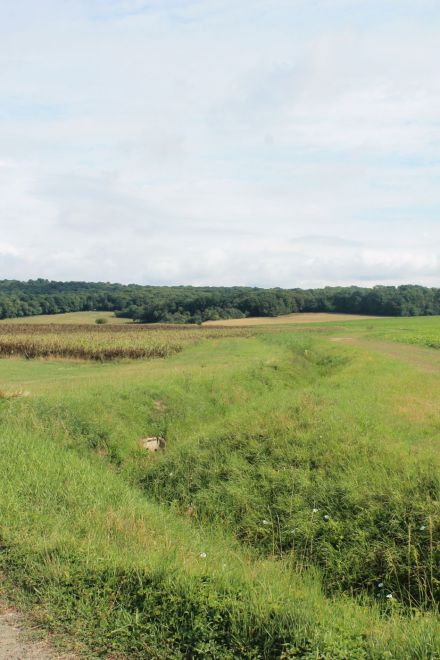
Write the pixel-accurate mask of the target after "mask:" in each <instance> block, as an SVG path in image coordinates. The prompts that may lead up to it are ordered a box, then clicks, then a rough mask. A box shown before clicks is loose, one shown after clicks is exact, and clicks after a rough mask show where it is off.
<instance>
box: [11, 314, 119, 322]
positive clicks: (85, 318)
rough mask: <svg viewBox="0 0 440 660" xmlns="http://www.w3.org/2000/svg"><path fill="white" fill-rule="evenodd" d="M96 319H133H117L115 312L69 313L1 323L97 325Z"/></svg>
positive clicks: (25, 317)
mask: <svg viewBox="0 0 440 660" xmlns="http://www.w3.org/2000/svg"><path fill="white" fill-rule="evenodd" d="M96 319H106V320H107V322H108V323H131V319H120V318H117V317H116V316H115V315H114V313H113V312H67V313H66V314H40V315H38V316H24V317H21V318H17V319H3V320H2V321H0V323H31V324H34V323H35V324H43V325H47V324H48V323H49V324H52V323H57V324H59V323H61V324H63V325H64V324H70V323H81V324H82V323H95V321H96Z"/></svg>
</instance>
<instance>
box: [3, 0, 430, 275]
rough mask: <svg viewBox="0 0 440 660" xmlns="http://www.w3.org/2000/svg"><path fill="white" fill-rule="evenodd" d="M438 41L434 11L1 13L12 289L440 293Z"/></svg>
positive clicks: (349, 0) (303, 5)
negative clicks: (41, 281) (19, 284)
mask: <svg viewBox="0 0 440 660" xmlns="http://www.w3.org/2000/svg"><path fill="white" fill-rule="evenodd" d="M11 7H12V5H11ZM37 9H38V10H37ZM2 19H4V20H2ZM439 23H440V9H439V7H438V3H435V2H431V1H430V0H420V2H418V3H414V2H409V1H408V0H385V1H383V0H381V1H380V2H379V0H368V2H366V0H357V1H356V2H355V1H354V0H332V1H330V0H316V1H314V2H310V1H307V2H306V1H305V0H294V1H289V2H288V1H287V0H272V2H263V1H262V0H257V1H254V2H252V3H251V2H250V0H249V1H248V0H246V1H245V2H242V3H236V2H232V0H207V1H203V2H202V1H201V0H191V1H190V0H188V1H181V2H177V0H176V1H174V0H166V1H165V2H162V1H161V2H159V1H158V0H153V1H151V0H150V1H147V0H145V1H140V0H139V1H138V0H112V2H104V1H103V0H91V1H90V2H87V3H86V2H85V1H84V2H83V1H81V2H78V3H58V2H55V1H54V0H42V1H41V2H40V3H38V8H37V5H36V4H35V3H33V2H31V0H19V1H18V2H16V3H14V7H13V11H12V9H11V11H9V10H6V9H5V6H4V5H3V8H0V119H1V122H0V278H2V277H10V276H14V277H23V278H27V277H37V276H48V277H53V278H60V279H71V278H77V279H99V280H119V281H124V282H128V281H138V282H145V283H148V282H155V283H160V282H163V283H173V282H174V283H194V284H234V283H237V284H250V285H254V284H258V285H274V286H276V285H280V286H299V285H303V286H313V285H315V284H316V285H322V284H336V283H356V282H358V283H362V282H367V283H376V282H380V281H384V282H393V283H394V282H395V283H398V282H403V281H405V282H406V281H408V280H412V281H418V282H421V283H427V284H435V283H438V277H439V275H440V266H439V258H440V249H439V247H440V217H439V214H440V188H439V186H438V180H439V174H440V168H439V167H438V164H437V163H438V158H439V155H440V153H439V152H440V125H439V122H438V116H439V112H440V76H439V74H438V67H437V61H438V60H439V58H440V42H439V41H438V28H439ZM3 246H9V248H6V247H5V248H4V247H3ZM8 250H9V252H8ZM11 250H13V251H12V252H11ZM14 250H15V251H14Z"/></svg>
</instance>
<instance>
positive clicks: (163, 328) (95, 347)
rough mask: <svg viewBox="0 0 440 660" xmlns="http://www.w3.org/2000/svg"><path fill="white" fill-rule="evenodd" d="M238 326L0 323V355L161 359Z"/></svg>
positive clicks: (228, 334) (229, 333)
mask: <svg viewBox="0 0 440 660" xmlns="http://www.w3.org/2000/svg"><path fill="white" fill-rule="evenodd" d="M248 334H250V333H249V331H248V330H243V329H239V328H215V329H214V328H202V327H199V326H194V325H192V326H182V325H181V326H175V325H174V326H172V325H129V326H128V325H105V326H97V325H73V324H72V325H38V326H37V325H29V324H23V325H19V324H1V325H0V357H17V356H18V357H25V358H28V359H33V358H76V359H84V360H101V361H106V360H115V359H124V358H128V359H151V358H163V357H166V356H168V355H172V354H174V353H178V352H179V351H181V350H182V349H183V348H184V346H186V345H188V344H193V343H196V342H199V341H202V340H203V339H210V338H211V339H212V338H221V337H231V336H246V335H248Z"/></svg>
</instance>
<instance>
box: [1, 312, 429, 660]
mask: <svg viewBox="0 0 440 660" xmlns="http://www.w3.org/2000/svg"><path fill="white" fill-rule="evenodd" d="M117 327H119V330H118V336H119V335H120V333H121V332H123V326H117ZM186 331H188V332H190V333H194V330H191V329H188V330H185V329H180V330H176V333H180V334H179V336H178V338H179V352H173V353H172V354H170V355H168V356H167V357H164V358H155V359H149V360H146V359H139V360H132V359H127V358H121V359H119V360H112V361H106V360H105V359H103V360H101V361H96V360H94V359H93V360H86V359H83V360H82V359H75V360H73V359H65V358H60V357H49V358H46V359H42V358H36V359H26V358H25V357H22V356H12V357H9V358H4V359H2V360H0V474H1V480H0V571H1V580H0V585H1V591H2V594H1V595H2V597H3V598H5V599H8V601H9V602H11V603H12V604H13V605H14V606H15V607H16V608H18V609H19V610H21V611H22V612H24V614H25V616H26V618H27V620H28V621H29V623H30V625H32V626H37V627H38V628H39V629H40V630H41V631H47V632H49V633H50V634H51V636H52V638H53V640H54V643H56V644H57V645H59V647H60V648H61V649H64V650H65V649H67V650H68V652H69V653H71V654H77V656H78V657H84V658H109V659H110V658H111V659H121V658H139V659H140V658H143V659H145V658H157V659H164V660H165V659H169V658H170V659H180V658H212V659H214V658H218V659H224V658H225V659H233V658H248V659H257V658H268V659H272V658H279V659H280V660H281V659H284V660H286V659H289V658H310V659H311V658H315V659H329V660H333V659H340V660H342V659H351V658H354V659H358V658H359V659H366V658H377V659H379V658H384V659H385V658H396V659H399V658H420V659H422V658H426V659H428V658H440V629H439V620H438V610H437V606H438V601H439V596H440V570H439V567H440V506H439V493H440V472H439V439H440V380H439V374H440V361H439V356H440V354H439V353H438V351H437V349H438V348H439V347H440V317H432V318H429V317H426V318H408V319H406V318H395V319H377V320H376V319H368V320H360V321H350V322H347V323H345V322H339V321H337V322H336V321H334V322H333V323H322V324H319V323H316V324H313V325H310V326H308V325H306V324H305V325H294V326H292V325H290V326H284V325H279V326H276V325H273V324H271V326H270V327H264V326H259V327H258V328H253V329H252V328H247V329H246V332H244V333H241V332H238V331H237V332H236V333H234V332H230V333H227V332H225V331H224V330H222V329H221V328H219V329H218V330H216V329H214V328H211V329H210V331H209V333H205V334H203V333H202V334H201V335H200V337H199V336H197V340H193V339H192V335H191V340H188V341H182V340H181V339H180V337H181V333H185V332H186ZM127 332H129V330H127ZM166 332H170V333H172V332H173V331H172V330H168V331H166ZM216 333H217V334H216ZM104 334H105V333H103V335H102V336H104ZM63 336H64V337H69V336H70V335H69V334H68V333H64V335H63V334H60V338H59V342H61V343H62V341H63ZM99 336H100V335H99V334H96V333H95V335H93V342H96V341H97V339H96V337H99ZM176 337H177V335H176ZM57 341H58V340H57ZM136 341H138V339H136ZM167 341H168V339H167ZM176 341H177V339H176ZM28 357H29V356H28ZM149 436H160V437H163V438H165V440H166V447H165V449H163V450H161V451H158V452H156V453H150V452H148V451H146V450H145V449H144V448H143V446H142V443H141V439H142V438H145V437H149ZM69 657H70V656H69Z"/></svg>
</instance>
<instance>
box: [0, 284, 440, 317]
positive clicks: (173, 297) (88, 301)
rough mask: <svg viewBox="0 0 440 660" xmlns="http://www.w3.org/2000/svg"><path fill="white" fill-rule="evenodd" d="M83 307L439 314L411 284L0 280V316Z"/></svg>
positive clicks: (434, 294)
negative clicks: (316, 286)
mask: <svg viewBox="0 0 440 660" xmlns="http://www.w3.org/2000/svg"><path fill="white" fill-rule="evenodd" d="M87 310H99V311H114V312H115V313H116V315H117V316H123V317H127V318H131V319H133V320H134V321H139V322H144V323H155V322H162V323H166V322H170V323H200V322H202V321H207V320H220V319H228V318H240V317H245V316H279V315H280V314H289V313H292V312H339V313H349V314H373V315H378V316H419V315H422V316H425V315H433V314H440V289H434V288H426V287H422V286H417V285H412V284H408V285H404V286H398V287H394V286H375V287H373V288H362V287H357V286H350V287H325V288H323V289H280V288H275V289H260V288H252V287H193V286H141V285H137V284H128V285H122V284H110V283H104V282H98V283H93V282H52V281H49V280H43V279H38V280H29V281H28V282H19V281H16V280H0V318H2V319H5V318H15V317H21V316H32V315H35V314H59V313H61V312H75V311H87Z"/></svg>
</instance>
